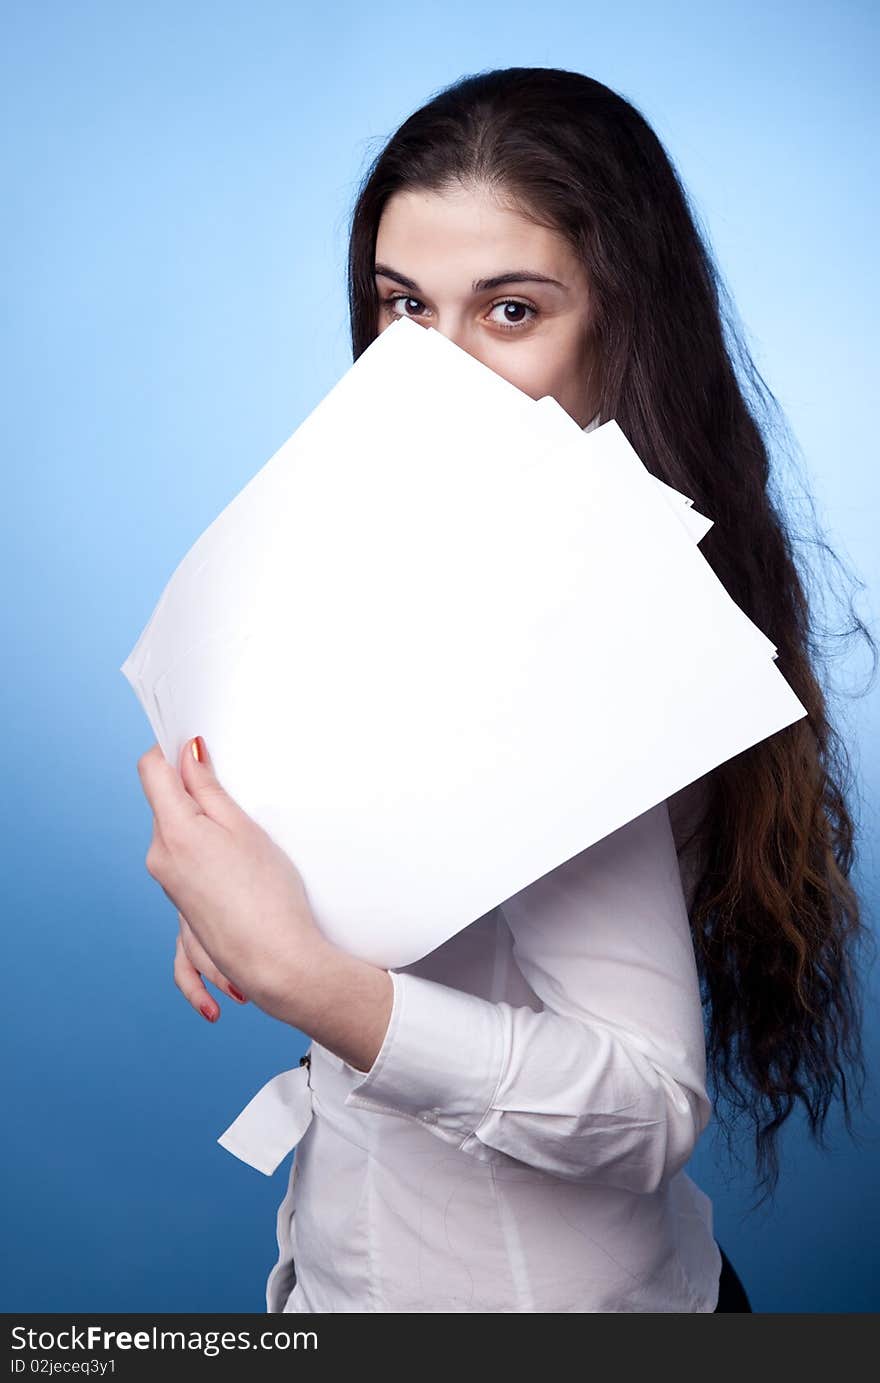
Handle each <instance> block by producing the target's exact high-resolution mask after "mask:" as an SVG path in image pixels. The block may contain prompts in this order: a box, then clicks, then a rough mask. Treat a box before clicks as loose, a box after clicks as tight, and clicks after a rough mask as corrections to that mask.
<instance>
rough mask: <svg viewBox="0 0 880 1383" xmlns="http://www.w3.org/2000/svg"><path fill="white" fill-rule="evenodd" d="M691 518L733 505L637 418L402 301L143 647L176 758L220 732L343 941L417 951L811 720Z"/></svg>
mask: <svg viewBox="0 0 880 1383" xmlns="http://www.w3.org/2000/svg"><path fill="white" fill-rule="evenodd" d="M560 413H562V414H563V419H562V420H560V418H559V416H558V415H559V414H560ZM554 415H555V416H554ZM563 424H564V425H563ZM687 512H690V514H691V516H692V519H696V520H698V521H700V520H702V522H704V523H709V522H711V520H703V519H702V516H698V515H694V514H693V511H692V509H691V507H690V505H689V504H688V502H687V499H686V497H684V496H680V495H678V494H677V492H675V491H671V490H670V487H668V486H664V485H662V484H661V483H660V482H658V481H657V480H656V478H655V477H653V476H651V475H650V472H649V471H648V470H647V469H646V467H645V466H644V465H643V464H642V462H641V460H640V459H639V458H638V457H637V456H636V454H635V452H634V451H633V449H632V447H631V446H630V445H629V443H628V442H627V440H626V438H625V437H624V435H623V433H622V432H621V430H620V428H619V427H618V426H617V424H616V423H615V422H613V421H610V422H607V423H605V424H603V425H602V426H600V427H597V428H595V429H593V430H592V431H590V432H582V431H581V429H580V428H579V427H578V426H577V424H575V423H573V422H572V420H571V419H569V418H568V415H567V414H565V413H564V410H562V409H560V408H559V405H558V404H556V403H555V400H552V399H542V400H540V401H538V402H536V401H535V400H533V399H531V398H530V397H528V396H527V395H526V394H524V393H522V392H521V391H520V390H518V389H516V388H515V387H514V386H513V385H511V384H510V383H509V382H508V381H506V380H504V379H502V378H501V377H500V376H498V375H497V374H495V373H494V372H493V371H491V370H489V369H488V368H487V367H486V366H484V365H482V364H481V363H480V362H479V361H476V360H475V359H474V358H473V357H472V356H470V355H469V354H467V353H466V352H465V351H462V350H460V349H459V348H458V347H456V346H455V345H454V344H453V343H452V342H450V341H449V340H448V338H446V337H444V336H443V335H442V334H441V333H439V332H437V331H435V330H433V329H430V328H424V327H422V326H419V325H417V324H416V323H413V322H409V321H407V320H406V319H403V318H402V319H401V320H400V322H396V323H394V324H393V325H392V326H391V327H389V328H388V329H387V330H386V331H384V332H382V333H381V335H380V336H379V337H378V338H377V339H376V340H375V341H374V342H373V343H372V344H371V345H370V347H369V348H368V349H367V350H366V351H365V352H364V353H363V354H362V355H361V356H360V357H359V359H358V360H357V361H356V362H355V364H354V365H353V366H352V367H351V368H350V369H349V370H348V371H347V372H346V374H345V375H344V376H343V377H342V379H341V380H340V381H339V382H338V383H337V384H336V385H335V386H334V387H333V389H331V390H330V392H329V393H328V394H327V396H326V397H325V398H324V399H323V400H322V401H321V402H320V403H319V404H318V406H317V407H316V408H315V409H314V410H313V412H312V413H311V414H310V415H309V416H308V417H307V418H306V419H305V421H304V422H303V423H302V424H301V425H300V426H299V427H298V428H297V430H296V431H295V432H294V433H293V435H292V436H291V438H289V439H288V441H287V442H286V443H285V444H284V446H282V447H281V448H280V449H279V450H278V451H277V452H276V453H275V455H274V456H273V457H272V458H271V459H270V460H269V462H267V464H266V465H265V466H263V468H262V469H261V470H260V471H259V472H257V474H256V475H255V476H254V477H253V479H252V480H251V481H250V482H249V483H248V485H246V486H245V487H244V489H243V490H242V491H241V493H240V494H239V495H238V496H236V498H235V499H234V500H233V501H232V502H231V503H230V504H229V505H227V507H226V508H225V509H224V510H223V511H222V513H221V514H220V515H218V517H217V519H215V521H214V522H213V523H212V524H211V525H210V526H209V527H208V528H207V529H206V530H205V532H204V533H203V534H202V535H201V537H200V538H199V539H198V540H197V542H196V543H195V544H194V545H193V547H192V548H191V549H190V552H189V553H188V554H186V556H185V557H184V559H183V561H182V562H181V563H180V565H179V566H178V568H177V569H176V571H175V572H174V574H173V575H172V578H171V580H170V581H169V583H168V585H167V586H166V588H165V590H164V591H163V592H162V595H161V597H160V600H159V602H158V604H157V606H156V609H155V610H154V612H153V615H152V616H151V618H150V620H149V622H148V624H147V626H146V628H145V629H144V631H143V633H142V634H141V636H140V638H139V639H138V641H137V643H136V644H135V647H134V648H133V650H132V652H131V654H130V655H129V657H128V658H127V659H126V661H125V663H124V664H123V666H122V669H121V670H122V672H123V674H124V675H125V676H126V678H127V680H128V681H129V682H130V684H131V686H132V688H133V689H134V691H135V693H136V695H137V696H138V699H139V700H140V702H141V705H142V706H143V708H144V711H145V712H146V714H147V717H148V719H149V721H150V724H151V726H152V728H153V731H154V733H155V735H156V738H157V740H158V741H159V743H160V745H161V747H162V750H163V752H164V754H165V755H166V757H167V758H168V759H169V760H170V761H171V762H173V763H177V762H178V759H179V754H180V749H181V747H182V744H183V742H184V741H185V740H186V739H187V738H188V737H190V736H191V735H195V734H202V735H204V736H205V738H206V740H207V743H208V745H209V748H210V750H211V754H212V757H213V760H214V763H215V766H216V769H217V772H218V776H219V777H220V780H221V782H223V784H224V786H225V787H226V788H227V790H228V791H229V792H230V793H231V794H232V796H233V797H235V799H236V800H237V801H238V802H239V803H240V805H241V806H242V807H243V808H244V810H245V811H247V812H248V813H249V814H250V815H251V816H253V817H254V819H255V820H257V821H258V822H259V823H260V824H261V825H262V826H263V827H264V828H265V829H266V830H267V831H269V833H270V834H271V835H272V836H273V838H274V839H275V840H276V841H277V842H278V843H279V845H281V846H282V847H283V848H284V849H285V850H287V851H288V853H289V854H290V855H291V857H292V858H293V859H294V861H295V863H296V864H297V866H298V868H299V870H300V872H301V874H302V876H303V878H304V881H305V884H306V887H307V890H308V894H309V898H310V901H311V904H312V908H313V911H314V913H315V917H316V920H317V922H318V925H319V926H320V927H321V929H322V931H323V932H324V933H325V935H326V936H328V938H329V939H330V940H332V941H333V942H335V943H337V944H338V945H340V946H342V947H343V948H344V949H346V950H348V951H350V952H351V953H353V954H355V955H359V956H361V957H363V958H365V959H367V960H370V961H372V962H374V963H376V964H379V965H383V966H393V967H399V966H403V965H408V964H410V963H412V962H413V961H415V960H417V959H419V958H420V957H421V956H423V955H425V954H427V952H429V951H431V950H433V949H434V948H435V947H436V946H438V945H440V944H441V943H442V942H443V941H445V940H447V939H448V938H449V937H450V936H452V935H454V934H455V933H456V932H457V931H459V930H461V928H462V927H465V926H467V925H468V924H469V923H470V922H471V921H473V920H474V919H476V918H477V917H480V916H482V915H483V913H485V912H486V911H488V910H489V909H490V908H491V907H493V906H495V905H496V904H498V903H501V902H503V901H504V900H505V899H506V898H508V897H510V896H511V895H512V894H514V893H516V892H518V891H519V890H520V889H521V888H524V887H525V886H526V885H527V884H529V883H531V882H532V881H533V880H534V879H536V878H538V877H540V876H541V875H543V874H545V873H546V872H547V871H548V870H550V869H552V868H554V867H555V866H556V865H558V864H561V863H562V862H563V861H564V860H566V859H568V858H570V857H571V856H572V855H574V854H576V853H578V852H579V851H581V850H583V849H585V848H586V847H587V846H588V845H591V844H593V843H594V842H595V841H596V840H599V839H601V838H602V837H603V836H604V835H607V834H608V833H609V832H611V831H613V830H616V829H617V828H618V827H619V826H621V825H623V824H624V823H625V822H626V821H629V820H631V819H633V818H634V817H636V816H638V815H640V814H641V813H642V812H643V811H646V810H647V809H648V808H649V807H651V806H653V805H654V804H655V803H656V802H658V801H660V800H661V799H663V798H665V797H668V796H670V795H671V794H672V793H673V792H676V791H677V790H678V789H680V788H682V787H684V786H685V785H687V784H688V783H690V782H692V781H694V780H695V779H696V778H698V777H701V776H702V775H703V774H704V773H706V772H708V771H709V770H710V769H711V768H714V767H716V766H717V765H718V764H720V763H722V762H724V761H725V760H727V759H729V758H731V757H733V756H734V755H735V754H739V753H741V752H742V751H743V750H745V749H747V748H749V747H750V746H751V745H753V744H755V743H757V742H759V741H760V740H762V739H764V738H766V737H767V736H769V735H771V734H773V733H775V732H777V731H779V730H781V729H783V728H784V727H785V726H787V725H790V724H792V723H793V722H794V721H796V720H798V719H800V718H801V717H802V716H804V715H806V710H805V708H804V707H803V706H802V705H801V703H800V701H799V700H798V699H797V697H796V696H795V695H794V693H793V692H792V690H791V688H790V687H789V686H788V684H787V683H786V682H785V680H784V678H783V677H782V675H781V674H780V672H779V670H778V669H777V668H776V666H775V664H774V661H773V659H774V656H775V648H774V646H773V644H772V643H771V642H770V640H769V638H767V637H766V635H765V634H764V633H763V632H762V631H760V630H758V629H757V628H756V627H755V625H754V624H753V623H752V622H751V621H750V620H748V619H747V617H746V616H745V614H744V613H743V612H742V611H741V610H740V609H739V607H738V606H736V604H735V603H734V602H733V601H732V600H731V599H730V597H729V596H728V594H727V592H726V591H725V590H724V588H723V586H722V585H721V583H720V582H719V581H718V579H717V578H716V576H715V575H714V572H713V571H712V569H711V567H710V566H709V565H708V563H707V562H706V560H705V559H704V557H703V556H702V553H701V552H700V550H699V546H698V541H699V536H698V533H699V522H698V523H697V524H696V525H695V526H694V527H689V526H688V523H687V522H685V521H683V519H684V517H685V514H686V513H687Z"/></svg>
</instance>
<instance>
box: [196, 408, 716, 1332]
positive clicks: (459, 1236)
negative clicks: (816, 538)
mask: <svg viewBox="0 0 880 1383" xmlns="http://www.w3.org/2000/svg"><path fill="white" fill-rule="evenodd" d="M597 423H598V419H594V420H593V421H592V423H590V424H588V429H589V428H591V427H594V426H596V425H597ZM585 430H587V429H585ZM586 787H587V788H588V785H586ZM389 973H390V975H391V978H392V982H393V986H394V1003H393V1008H392V1012H391V1019H390V1022H389V1025H388V1029H387V1031H386V1034H385V1038H384V1040H383V1042H382V1046H381V1049H380V1051H379V1052H378V1054H377V1056H376V1059H375V1061H374V1062H373V1064H372V1066H371V1068H370V1070H369V1071H360V1070H358V1069H357V1068H355V1067H352V1066H351V1065H349V1064H348V1063H347V1062H345V1061H343V1060H342V1059H341V1058H339V1057H337V1056H336V1055H335V1054H334V1053H333V1052H331V1051H329V1050H328V1049H327V1048H325V1047H323V1046H321V1045H320V1044H319V1043H317V1042H314V1041H313V1042H312V1043H311V1045H310V1047H309V1051H308V1058H309V1063H310V1064H307V1065H304V1064H302V1063H301V1064H300V1066H299V1068H296V1069H295V1070H294V1071H292V1072H288V1073H284V1075H283V1077H277V1078H276V1080H275V1081H274V1082H270V1083H269V1085H268V1086H266V1087H264V1088H263V1090H262V1091H260V1092H259V1093H258V1095H257V1096H256V1097H255V1098H254V1100H252V1101H251V1103H250V1104H249V1105H248V1107H247V1109H246V1110H245V1111H243V1113H242V1115H240V1116H239V1119H237V1120H236V1121H235V1124H234V1125H233V1128H232V1129H231V1130H229V1131H228V1132H229V1133H230V1134H232V1133H233V1131H234V1133H235V1137H234V1138H230V1141H229V1142H228V1143H227V1144H224V1146H229V1148H230V1151H233V1152H235V1153H236V1155H238V1156H241V1157H243V1158H244V1160H246V1161H249V1162H251V1163H252V1165H254V1166H257V1167H260V1168H261V1170H263V1171H266V1172H269V1171H271V1170H273V1169H274V1167H275V1166H276V1165H277V1164H278V1161H279V1160H280V1158H281V1156H283V1155H284V1154H285V1153H286V1152H287V1151H289V1150H290V1147H291V1145H292V1144H293V1143H294V1142H296V1152H295V1156H294V1158H293V1161H292V1164H291V1168H290V1175H289V1179H288V1185H287V1193H286V1195H285V1197H284V1199H283V1201H282V1203H281V1205H280V1207H279V1210H278V1216H277V1226H276V1233H277V1241H278V1258H277V1261H276V1263H275V1266H274V1267H273V1268H272V1270H271V1272H270V1274H269V1278H268V1281H267V1284H266V1306H267V1310H268V1311H269V1312H296V1313H307V1312H332V1311H346V1312H363V1311H378V1312H452V1311H479V1312H514V1311H516V1312H521V1311H522V1312H563V1311H583V1312H599V1311H602V1312H617V1311H638V1312H675V1311H705V1312H712V1311H714V1310H715V1307H716V1304H717V1300H718V1286H719V1275H720V1271H721V1255H720V1251H719V1248H718V1245H717V1243H716V1241H715V1238H714V1234H713V1215H712V1203H711V1201H710V1200H709V1198H708V1197H707V1196H706V1195H705V1194H704V1192H703V1191H701V1190H700V1189H699V1188H698V1187H697V1186H696V1184H695V1183H694V1182H693V1181H692V1180H691V1178H690V1177H689V1176H688V1175H687V1173H686V1172H685V1171H684V1166H685V1164H686V1163H687V1161H688V1159H689V1158H690V1156H691V1154H692V1152H693V1150H694V1147H695V1145H696V1143H697V1140H698V1139H699V1137H700V1135H701V1134H702V1133H703V1131H704V1129H705V1128H706V1126H707V1124H708V1123H709V1120H710V1117H711V1114H712V1105H711V1103H710V1100H709V1097H708V1094H707V1091H706V1084H705V1082H706V1054H705V1039H704V1031H703V1019H702V1009H701V1003H700V995H699V986H698V979H697V970H696V962H695V957H694V950H693V942H692V938H691V933H690V925H689V921H688V902H687V898H686V896H685V884H684V883H683V875H682V869H681V867H680V865H679V861H678V859H677V857H676V848H675V839H674V836H673V828H672V824H671V820H670V804H669V803H667V802H661V803H659V804H658V805H657V806H655V807H653V808H651V809H650V810H649V811H647V812H644V813H643V814H642V815H641V816H639V817H637V818H636V819H635V820H634V821H631V822H628V823H627V824H626V825H625V826H623V827H621V828H620V829H619V830H617V831H615V832H613V833H612V834H611V835H609V836H606V837H605V838H604V839H603V840H600V841H598V842H597V843H596V844H594V845H592V846H590V847H589V848H588V849H586V850H584V851H582V852H581V853H580V854H579V855H576V856H574V857H573V858H572V859H570V860H567V861H566V862H565V863H563V864H562V865H560V866H559V867H558V868H556V869H553V870H551V871H550V873H548V874H545V875H544V876H543V878H541V879H538V880H536V881H535V882H534V883H532V884H530V885H529V886H528V887H527V888H525V889H523V890H521V891H520V892H519V893H517V894H515V895H514V896H513V897H512V898H509V899H507V900H506V901H505V902H504V903H503V904H502V905H500V906H499V907H497V908H494V909H493V910H492V911H491V912H489V913H487V914H485V915H484V916H483V917H481V918H478V919H477V921H475V922H473V923H472V924H471V925H470V926H468V927H465V928H464V929H463V930H462V931H460V932H458V933H457V934H456V935H455V936H453V937H451V938H450V939H449V940H448V941H446V942H445V943H444V944H443V945H441V946H439V947H437V948H436V949H435V950H434V951H432V952H431V953H430V954H429V955H427V956H425V957H423V958H422V959H421V960H419V961H417V962H414V963H413V964H412V965H407V966H403V967H400V968H399V969H396V970H391V971H390V972H389ZM303 1060H304V1061H305V1058H304V1059H303ZM285 1082H286V1084H285ZM270 1087H274V1088H273V1089H270ZM281 1087H283V1090H282V1089H281ZM279 1091H281V1098H280V1102H279ZM224 1137H225V1135H224ZM297 1140H298V1141H297ZM220 1141H221V1143H222V1142H223V1141H224V1139H223V1137H221V1139H220Z"/></svg>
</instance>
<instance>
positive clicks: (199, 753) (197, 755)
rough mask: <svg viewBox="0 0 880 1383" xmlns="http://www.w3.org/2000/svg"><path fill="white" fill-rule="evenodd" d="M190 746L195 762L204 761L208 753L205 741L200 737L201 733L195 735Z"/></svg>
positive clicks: (201, 762) (200, 762)
mask: <svg viewBox="0 0 880 1383" xmlns="http://www.w3.org/2000/svg"><path fill="white" fill-rule="evenodd" d="M190 748H191V749H192V756H193V758H194V759H195V761H196V763H197V764H203V763H204V762H205V759H206V758H207V757H208V754H207V750H206V749H205V741H204V740H203V739H202V737H201V735H196V737H195V739H194V740H193V742H192V744H191V746H190Z"/></svg>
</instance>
